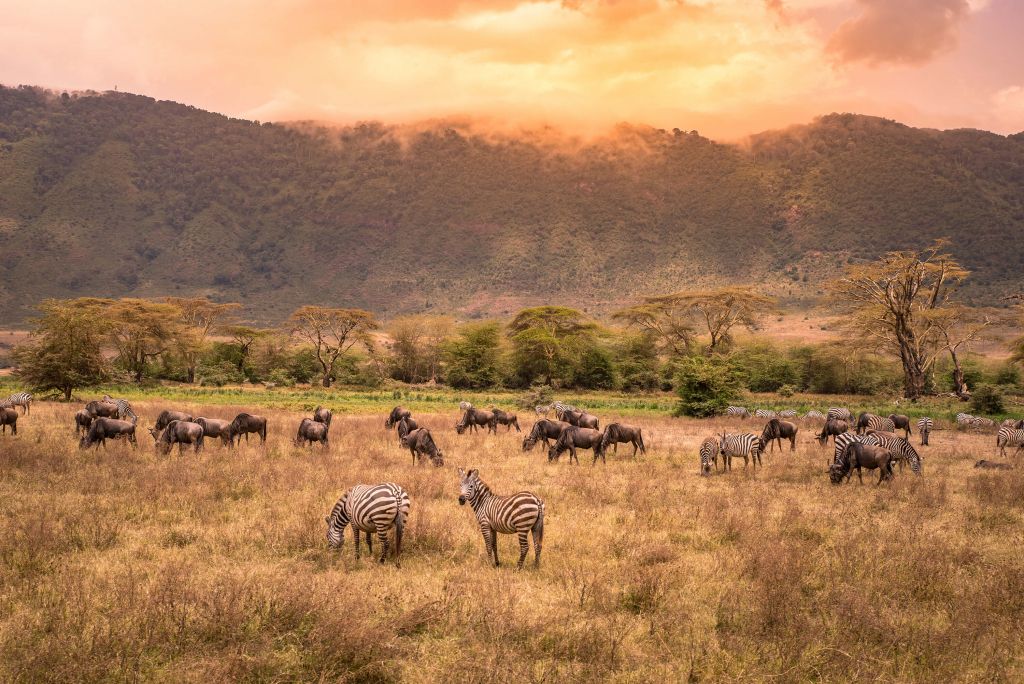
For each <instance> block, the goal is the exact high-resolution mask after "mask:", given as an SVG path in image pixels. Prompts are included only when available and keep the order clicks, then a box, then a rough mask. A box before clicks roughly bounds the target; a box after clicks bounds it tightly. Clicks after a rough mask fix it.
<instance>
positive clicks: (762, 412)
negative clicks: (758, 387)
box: [754, 409, 778, 418]
mask: <svg viewBox="0 0 1024 684" xmlns="http://www.w3.org/2000/svg"><path fill="white" fill-rule="evenodd" d="M754 415H755V416H756V417H758V418H775V417H776V416H777V415H778V414H777V413H775V411H772V410H771V409H757V410H756V411H754Z"/></svg>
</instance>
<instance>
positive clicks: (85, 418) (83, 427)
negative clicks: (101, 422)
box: [75, 409, 92, 435]
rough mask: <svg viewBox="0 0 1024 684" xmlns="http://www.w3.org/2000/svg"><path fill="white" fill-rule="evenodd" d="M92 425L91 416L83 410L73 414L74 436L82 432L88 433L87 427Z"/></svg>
mask: <svg viewBox="0 0 1024 684" xmlns="http://www.w3.org/2000/svg"><path fill="white" fill-rule="evenodd" d="M90 425H92V414H91V413H89V412H88V411H86V410H85V409H82V410H80V411H79V412H78V413H76V414H75V434H76V435H77V434H80V433H82V432H89V426H90Z"/></svg>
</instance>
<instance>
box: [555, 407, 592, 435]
mask: <svg viewBox="0 0 1024 684" xmlns="http://www.w3.org/2000/svg"><path fill="white" fill-rule="evenodd" d="M562 419H563V420H564V421H565V422H566V423H568V424H569V425H575V426H576V427H581V428H590V429H591V430H597V429H599V428H598V420H597V416H595V415H594V414H592V413H587V412H586V411H580V410H579V409H576V410H572V411H566V412H565V413H563V414H562Z"/></svg>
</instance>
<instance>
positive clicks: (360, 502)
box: [325, 482, 410, 567]
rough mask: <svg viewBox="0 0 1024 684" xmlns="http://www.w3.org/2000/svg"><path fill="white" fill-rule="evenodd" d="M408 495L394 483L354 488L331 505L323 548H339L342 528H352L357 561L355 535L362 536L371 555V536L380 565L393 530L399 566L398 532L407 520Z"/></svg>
mask: <svg viewBox="0 0 1024 684" xmlns="http://www.w3.org/2000/svg"><path fill="white" fill-rule="evenodd" d="M409 505H410V503H409V495H408V494H407V493H406V491H405V490H404V489H402V488H401V487H399V486H398V485H396V484H395V483H394V482H383V483H381V484H376V485H356V486H355V487H352V489H350V490H348V491H347V492H345V493H344V494H342V495H341V498H340V499H338V503H336V504H334V508H333V509H332V510H331V514H330V515H329V516H327V517H326V518H325V520H326V521H327V546H328V548H331V549H337V548H341V545H342V544H343V543H344V542H345V528H346V527H348V526H349V525H352V536H353V537H354V538H355V543H356V559H357V560H358V559H359V533H360V532H365V533H366V546H367V548H368V549H369V550H370V553H371V554H372V553H373V533H374V532H376V533H377V537H378V539H380V543H381V547H382V550H381V554H380V562H381V563H383V562H384V559H385V558H387V555H388V546H389V542H388V531H389V530H390V529H391V528H392V527H394V528H395V565H396V566H398V567H401V566H402V563H401V560H400V559H399V556H400V555H401V553H402V532H403V531H404V530H405V523H406V521H407V520H408V519H409Z"/></svg>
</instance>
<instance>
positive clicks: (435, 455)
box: [402, 428, 444, 467]
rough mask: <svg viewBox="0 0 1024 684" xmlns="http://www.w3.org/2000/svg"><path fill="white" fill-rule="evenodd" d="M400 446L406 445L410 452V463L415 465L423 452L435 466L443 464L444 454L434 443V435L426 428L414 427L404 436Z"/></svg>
mask: <svg viewBox="0 0 1024 684" xmlns="http://www.w3.org/2000/svg"><path fill="white" fill-rule="evenodd" d="M402 446H404V447H408V449H409V451H410V452H411V453H412V464H413V465H416V464H417V463H418V462H419V459H420V458H421V457H422V455H423V454H426V456H427V457H428V458H430V462H431V463H433V464H434V465H435V466H437V467H441V466H443V465H444V454H442V453H441V450H440V449H438V448H437V444H435V443H434V437H433V436H432V435H431V434H430V430H428V429H427V428H416V429H415V430H413V431H412V432H410V433H409V434H407V435H406V436H405V439H404V440H403V441H402Z"/></svg>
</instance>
